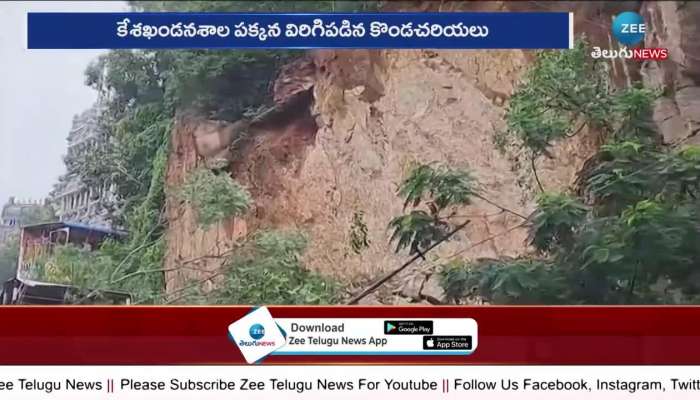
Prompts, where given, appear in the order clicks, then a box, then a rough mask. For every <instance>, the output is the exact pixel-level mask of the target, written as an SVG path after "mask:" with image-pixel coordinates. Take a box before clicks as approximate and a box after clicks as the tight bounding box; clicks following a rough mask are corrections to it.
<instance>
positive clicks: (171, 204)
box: [167, 2, 700, 303]
mask: <svg viewBox="0 0 700 400" xmlns="http://www.w3.org/2000/svg"><path fill="white" fill-rule="evenodd" d="M467 3H469V4H467ZM471 3H472V2H454V3H450V2H447V3H437V2H435V3H425V4H408V5H407V4H403V5H402V6H403V7H411V9H414V10H415V9H416V7H418V8H419V9H420V8H423V9H430V8H431V7H432V8H435V7H441V9H442V10H443V11H448V10H456V9H465V8H470V9H473V8H475V7H477V6H478V8H479V9H480V10H504V9H509V8H510V7H517V8H518V10H522V9H530V10H539V9H542V8H543V7H544V6H543V5H542V4H541V3H542V2H528V3H526V2H523V3H520V2H518V3H509V5H505V4H504V3H502V2H483V3H482V2H478V3H477V4H471ZM547 3H548V4H547V5H546V8H547V9H567V10H570V9H574V10H575V11H576V16H577V20H576V24H577V25H576V27H577V30H578V32H579V33H586V34H587V36H588V37H589V39H590V40H592V41H593V42H594V44H599V45H601V47H602V46H604V47H606V48H607V47H609V46H608V44H609V42H610V38H609V35H608V28H607V27H608V26H609V21H610V18H612V16H613V15H614V14H616V13H617V12H619V11H620V8H623V9H630V8H629V7H627V8H624V5H619V4H617V3H619V2H608V3H605V2H602V3H598V2H596V3H589V4H582V3H573V2H568V3H551V2H547ZM612 3H615V4H612ZM674 4H675V3H674V2H663V3H653V4H646V3H645V4H638V3H635V5H636V6H638V7H640V9H643V11H644V12H645V13H647V15H649V17H647V21H648V22H650V23H652V24H653V26H654V28H653V29H654V32H655V34H654V39H649V40H658V41H659V42H660V43H659V45H658V46H659V47H669V48H672V46H675V47H674V50H673V51H672V53H671V54H672V55H671V57H672V58H673V59H674V61H673V62H668V64H667V63H665V62H662V63H659V65H645V66H643V67H642V68H640V66H639V65H631V64H630V65H622V64H620V65H618V66H617V67H615V68H611V70H612V73H613V77H614V79H615V80H616V81H617V82H618V83H619V84H621V85H624V84H628V83H629V82H631V81H632V80H636V79H637V78H638V77H639V76H640V71H641V74H642V75H643V76H644V77H645V79H646V80H648V81H649V82H652V81H654V82H658V83H657V84H659V85H664V87H666V88H668V87H673V88H674V90H672V91H670V92H669V93H668V97H667V98H666V99H665V100H660V102H659V104H658V106H657V109H656V112H655V117H656V119H657V121H658V123H659V124H661V125H662V128H663V127H665V126H672V127H673V129H671V128H670V127H669V128H668V129H667V130H668V131H669V132H674V133H673V134H674V135H676V134H677V133H676V132H678V130H676V129H675V128H676V127H680V126H681V125H683V126H685V127H687V130H686V131H684V132H686V133H685V134H686V136H687V137H688V138H689V137H695V136H694V135H695V134H697V127H696V125H694V124H697V122H698V120H697V119H698V115H700V112H698V110H697V109H696V108H694V107H697V104H698V103H697V102H698V101H700V93H698V92H697V90H699V89H698V88H697V83H698V81H697V78H698V77H697V75H693V74H692V73H691V72H690V71H700V68H698V66H697V65H695V64H696V63H698V62H700V61H698V58H697V56H698V54H700V52H699V51H698V49H697V46H698V43H700V41H698V40H693V39H692V37H694V36H692V35H696V34H697V31H693V29H697V28H696V27H695V26H694V25H693V26H692V29H691V28H689V27H688V26H690V25H692V24H690V23H689V22H688V21H690V20H689V18H692V15H694V16H695V18H696V21H697V16H698V14H700V13H699V12H698V7H697V6H696V5H695V4H690V3H686V5H685V7H688V8H687V9H686V10H685V11H684V10H683V9H682V8H675V9H674V8H672V7H677V5H674ZM691 14H692V15H691ZM683 21H686V22H685V23H684V22H683ZM601 26H602V27H604V28H601ZM691 31H692V32H691ZM649 36H651V35H649ZM649 45H651V43H650V44H649ZM693 46H695V47H693ZM531 59H532V54H530V53H527V52H523V51H519V50H512V51H433V50H420V51H394V50H390V51H374V50H372V51H370V50H353V51H319V52H315V53H311V54H309V56H308V57H307V58H305V59H302V60H299V61H297V62H295V63H294V64H292V65H290V66H288V67H287V68H285V69H284V70H283V71H282V73H281V74H280V77H279V79H278V80H277V81H276V82H275V84H274V92H275V93H274V97H275V100H276V103H277V105H278V109H277V110H276V111H275V112H273V113H271V114H270V116H268V117H266V118H263V119H261V120H259V121H253V122H252V123H250V124H248V123H245V124H240V123H239V124H238V125H235V124H233V125H232V124H228V123H224V122H216V121H206V120H201V119H198V118H195V117H185V116H183V117H181V118H180V122H179V124H178V125H177V127H176V129H175V130H174V132H173V136H174V139H173V141H174V143H173V153H172V154H171V157H170V162H169V170H168V186H169V188H170V189H169V190H170V192H171V193H172V192H173V191H174V190H175V188H176V187H177V185H178V184H179V183H181V181H182V179H183V176H184V173H185V172H186V171H188V170H191V169H192V168H194V167H196V166H198V165H205V164H207V165H209V164H210V163H212V162H213V163H216V162H217V160H219V159H223V160H224V164H223V165H226V164H228V165H229V167H228V168H229V169H230V170H231V172H232V174H233V176H234V177H235V179H237V180H238V181H239V182H241V183H242V184H243V185H245V186H246V187H247V188H248V189H249V190H250V191H251V193H252V195H253V197H254V199H255V206H254V207H253V210H252V211H251V212H250V213H249V215H246V216H245V217H244V218H240V219H236V220H231V221H228V222H226V223H222V224H220V226H217V227H213V228H211V229H209V230H208V231H202V229H201V228H199V227H197V225H196V222H195V220H194V218H193V215H192V210H189V209H188V208H187V207H185V206H183V205H182V204H179V203H178V202H177V200H176V199H175V198H174V197H173V196H172V195H171V196H169V200H168V215H169V218H170V221H171V223H170V229H169V232H168V243H169V249H168V256H167V268H176V270H175V271H173V272H169V273H168V277H167V286H168V291H169V292H174V291H178V290H180V289H181V288H182V287H183V286H185V285H186V282H187V280H188V279H191V278H198V279H206V278H207V277H212V284H214V283H215V280H216V277H217V276H218V275H217V274H218V271H220V268H221V258H220V257H218V256H219V255H225V254H226V253H227V252H230V251H231V249H232V248H233V244H234V243H235V241H236V240H239V239H241V238H242V237H244V236H245V235H246V234H248V233H250V232H255V231H257V230H259V229H267V228H276V229H279V228H293V229H300V230H303V231H305V232H307V233H308V235H309V238H310V247H309V248H308V251H307V252H306V255H305V257H306V260H305V261H306V265H307V266H308V267H309V268H311V269H313V270H316V271H319V272H322V273H323V274H326V275H329V276H333V277H335V278H337V279H339V280H340V281H341V283H344V284H346V285H347V286H348V288H350V290H352V288H358V287H361V286H363V285H366V284H367V283H368V282H369V281H371V280H372V279H375V278H377V277H379V276H381V275H382V274H384V273H386V272H387V271H390V270H393V269H395V268H396V267H398V266H399V265H400V264H401V263H402V262H404V261H405V260H406V258H407V257H406V256H405V255H403V254H399V255H396V254H394V252H393V248H392V247H391V246H390V245H389V243H388V239H389V233H388V231H387V224H388V222H389V221H390V219H391V218H393V217H395V216H397V215H399V214H400V213H401V212H402V201H401V199H399V198H398V197H397V196H396V189H397V187H398V185H399V183H400V182H401V180H402V178H403V177H404V176H405V173H406V172H407V168H408V167H409V166H410V165H411V163H413V162H431V161H440V162H445V163H448V164H450V165H452V166H457V167H465V168H469V169H470V170H472V171H473V172H474V175H475V176H476V177H477V179H478V180H479V182H480V184H481V189H482V194H483V196H484V198H486V199H487V200H490V201H492V202H494V203H497V204H498V205H499V206H500V207H499V206H494V205H493V204H490V202H488V201H484V200H476V201H475V202H474V204H472V205H471V206H468V207H465V208H463V209H462V210H459V215H460V218H458V219H457V222H459V219H461V220H466V219H469V220H470V221H471V223H470V224H469V225H468V226H467V228H466V229H465V230H464V231H462V232H461V233H459V234H458V235H457V237H456V238H455V239H454V240H451V241H449V242H446V243H444V244H442V245H440V246H439V247H438V248H437V249H436V250H435V251H433V252H431V255H430V258H431V259H435V258H437V257H440V258H441V259H442V260H443V261H444V260H449V259H450V258H454V257H463V258H480V257H501V256H518V255H521V254H523V253H525V252H527V251H528V248H527V246H526V243H525V237H526V232H525V230H524V227H523V226H522V225H523V219H522V218H521V217H519V216H517V215H516V214H519V215H528V214H529V213H530V212H531V211H532V209H533V197H534V194H535V191H534V189H533V188H534V187H535V186H534V185H533V177H532V174H531V171H530V167H529V165H526V164H524V163H523V162H522V161H520V158H521V157H519V155H518V154H501V152H500V151H499V150H498V149H497V147H496V145H495V144H494V135H495V134H496V132H498V131H499V130H502V129H503V128H504V120H503V115H504V111H505V106H506V105H507V102H508V98H509V96H510V94H511V93H512V92H513V88H514V86H515V85H516V84H517V82H518V79H519V77H520V76H521V74H522V72H523V71H524V68H525V67H526V66H527V64H528V62H529V60H531ZM671 63H673V65H674V67H672V68H669V67H668V66H667V65H669V64H671ZM675 65H682V66H683V67H678V66H675ZM650 84H651V83H650ZM669 85H670V86H669ZM669 135H671V134H670V133H669ZM236 138H239V139H240V138H244V139H241V140H236ZM668 140H669V141H678V140H683V139H681V138H677V137H675V136H674V137H673V138H671V137H669V138H668ZM232 142H235V143H234V144H232ZM596 146H597V138H596V135H595V133H594V132H582V133H581V134H579V135H577V136H576V137H574V138H572V139H570V140H567V141H566V142H563V143H561V144H559V145H557V146H556V147H555V149H554V151H553V155H554V157H553V158H552V159H543V160H539V161H538V163H537V169H538V172H539V175H540V179H541V181H542V183H543V185H544V186H545V188H546V189H552V190H555V189H562V188H566V187H567V186H569V185H570V184H571V183H572V182H573V181H574V180H575V177H576V173H577V171H578V170H579V169H580V167H581V165H582V164H583V163H584V161H585V160H586V159H588V157H590V155H591V154H592V153H593V152H594V151H595V148H596ZM203 149H206V151H203ZM198 150H199V151H198ZM504 209H505V210H504ZM357 215H361V216H362V219H363V221H364V223H365V224H366V225H367V231H368V239H369V246H368V247H367V248H365V249H363V250H362V251H361V252H359V254H358V253H357V252H355V251H353V250H352V249H351V246H350V237H349V235H350V231H351V229H352V224H353V218H356V217H357ZM435 268H436V265H435V263H434V262H433V261H431V260H429V261H427V262H423V263H422V264H420V265H416V266H415V268H414V269H413V270H411V271H405V272H404V273H403V274H401V275H400V276H399V277H397V278H396V279H394V280H392V281H390V282H389V283H388V284H387V285H385V286H383V287H382V288H381V290H379V291H378V292H377V293H376V294H375V295H373V296H372V297H370V298H368V299H365V301H366V302H384V303H407V302H425V301H429V302H436V301H439V300H440V299H441V297H442V294H441V291H440V289H439V287H438V284H437V276H436V275H435V274H434V273H435Z"/></svg>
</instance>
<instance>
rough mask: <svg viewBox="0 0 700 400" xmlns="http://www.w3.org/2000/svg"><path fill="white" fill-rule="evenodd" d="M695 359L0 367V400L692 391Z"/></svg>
mask: <svg viewBox="0 0 700 400" xmlns="http://www.w3.org/2000/svg"><path fill="white" fill-rule="evenodd" d="M699 395H700V368H699V367H696V366H685V367H677V366H664V367H640V366H588V367H586V366H430V367H426V366H304V367H299V366H259V367H252V368H251V367H247V366H167V367H163V366H160V367H156V366H121V367H118V366H104V367H82V366H75V367H65V366H53V367H49V366H37V367H34V366H33V367H15V366H13V367H0V397H1V398H2V399H3V400H5V399H8V400H25V399H27V400H41V399H52V400H64V399H65V400H81V399H86V400H88V399H89V400H93V399H96V398H109V399H114V400H121V399H124V400H127V399H128V400H134V399H153V400H159V399H167V400H179V399H183V400H184V399H187V400H190V399H192V398H196V399H200V400H209V399H212V400H213V399H216V400H221V399H232V398H235V399H246V400H255V399H265V400H267V399H270V398H273V396H274V398H279V399H300V398H301V399H306V400H313V399H323V400H325V399H328V398H332V399H353V400H354V399H358V398H361V399H387V398H389V399H402V400H430V399H441V400H442V399H464V398H465V397H466V398H469V397H470V396H475V397H476V398H479V399H485V400H488V399H498V400H501V399H517V400H543V399H545V400H546V399H552V400H573V399H577V400H583V399H586V400H588V399H591V398H593V399H622V398H624V399H635V400H646V399H650V400H651V399H654V400H661V399H674V400H679V399H688V400H690V399H697V398H698V396H699Z"/></svg>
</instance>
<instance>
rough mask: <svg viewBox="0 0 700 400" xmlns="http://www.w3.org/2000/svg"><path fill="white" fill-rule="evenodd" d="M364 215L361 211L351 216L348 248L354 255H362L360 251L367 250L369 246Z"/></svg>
mask: <svg viewBox="0 0 700 400" xmlns="http://www.w3.org/2000/svg"><path fill="white" fill-rule="evenodd" d="M364 215H365V214H364V213H363V212H362V211H356V212H355V213H354V214H353V216H352V225H351V226H350V248H351V249H352V251H353V252H354V253H355V254H360V253H362V250H364V249H366V248H368V247H369V245H370V240H369V238H368V234H367V224H365V220H364Z"/></svg>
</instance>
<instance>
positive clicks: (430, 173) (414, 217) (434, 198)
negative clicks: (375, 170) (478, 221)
mask: <svg viewBox="0 0 700 400" xmlns="http://www.w3.org/2000/svg"><path fill="white" fill-rule="evenodd" d="M475 194H476V179H475V178H474V177H473V176H472V175H471V173H470V172H469V171H466V170H457V169H451V168H448V167H446V166H444V165H436V164H420V165H417V166H415V167H414V168H413V169H412V170H411V172H410V173H409V175H408V177H407V178H406V179H405V180H404V181H403V182H402V183H401V186H400V188H399V191H398V195H399V196H401V197H403V198H404V199H405V201H404V210H406V208H408V207H411V208H413V210H411V211H410V212H409V213H408V214H404V215H401V216H398V217H396V218H394V219H392V220H391V222H389V228H391V229H393V231H394V232H393V234H392V235H391V239H390V241H391V242H393V241H396V242H397V244H396V252H397V253H398V252H399V251H401V250H403V249H406V248H409V249H410V251H409V254H415V253H422V252H423V251H424V250H425V249H426V248H428V247H430V245H432V244H434V243H435V242H437V241H439V240H441V239H443V238H444V237H445V236H447V234H448V233H449V231H450V230H451V229H452V228H453V224H452V223H451V222H450V217H452V216H453V215H445V212H446V210H447V209H448V208H450V207H453V206H459V205H466V204H469V203H470V202H471V198H472V196H474V195H475ZM420 206H424V209H417V207H420Z"/></svg>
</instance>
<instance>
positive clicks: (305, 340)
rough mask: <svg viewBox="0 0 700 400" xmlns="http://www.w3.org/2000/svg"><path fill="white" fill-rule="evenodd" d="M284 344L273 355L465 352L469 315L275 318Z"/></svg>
mask: <svg viewBox="0 0 700 400" xmlns="http://www.w3.org/2000/svg"><path fill="white" fill-rule="evenodd" d="M275 322H276V323H277V325H278V326H279V327H280V328H281V329H282V331H283V332H284V335H285V337H286V341H287V343H286V344H285V345H284V346H282V347H281V348H279V349H277V350H275V351H274V352H273V353H272V354H274V355H461V356H465V355H469V354H472V353H473V352H474V350H475V349H476V347H477V344H478V339H477V323H476V321H475V320H473V319H471V318H412V319H393V318H275Z"/></svg>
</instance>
